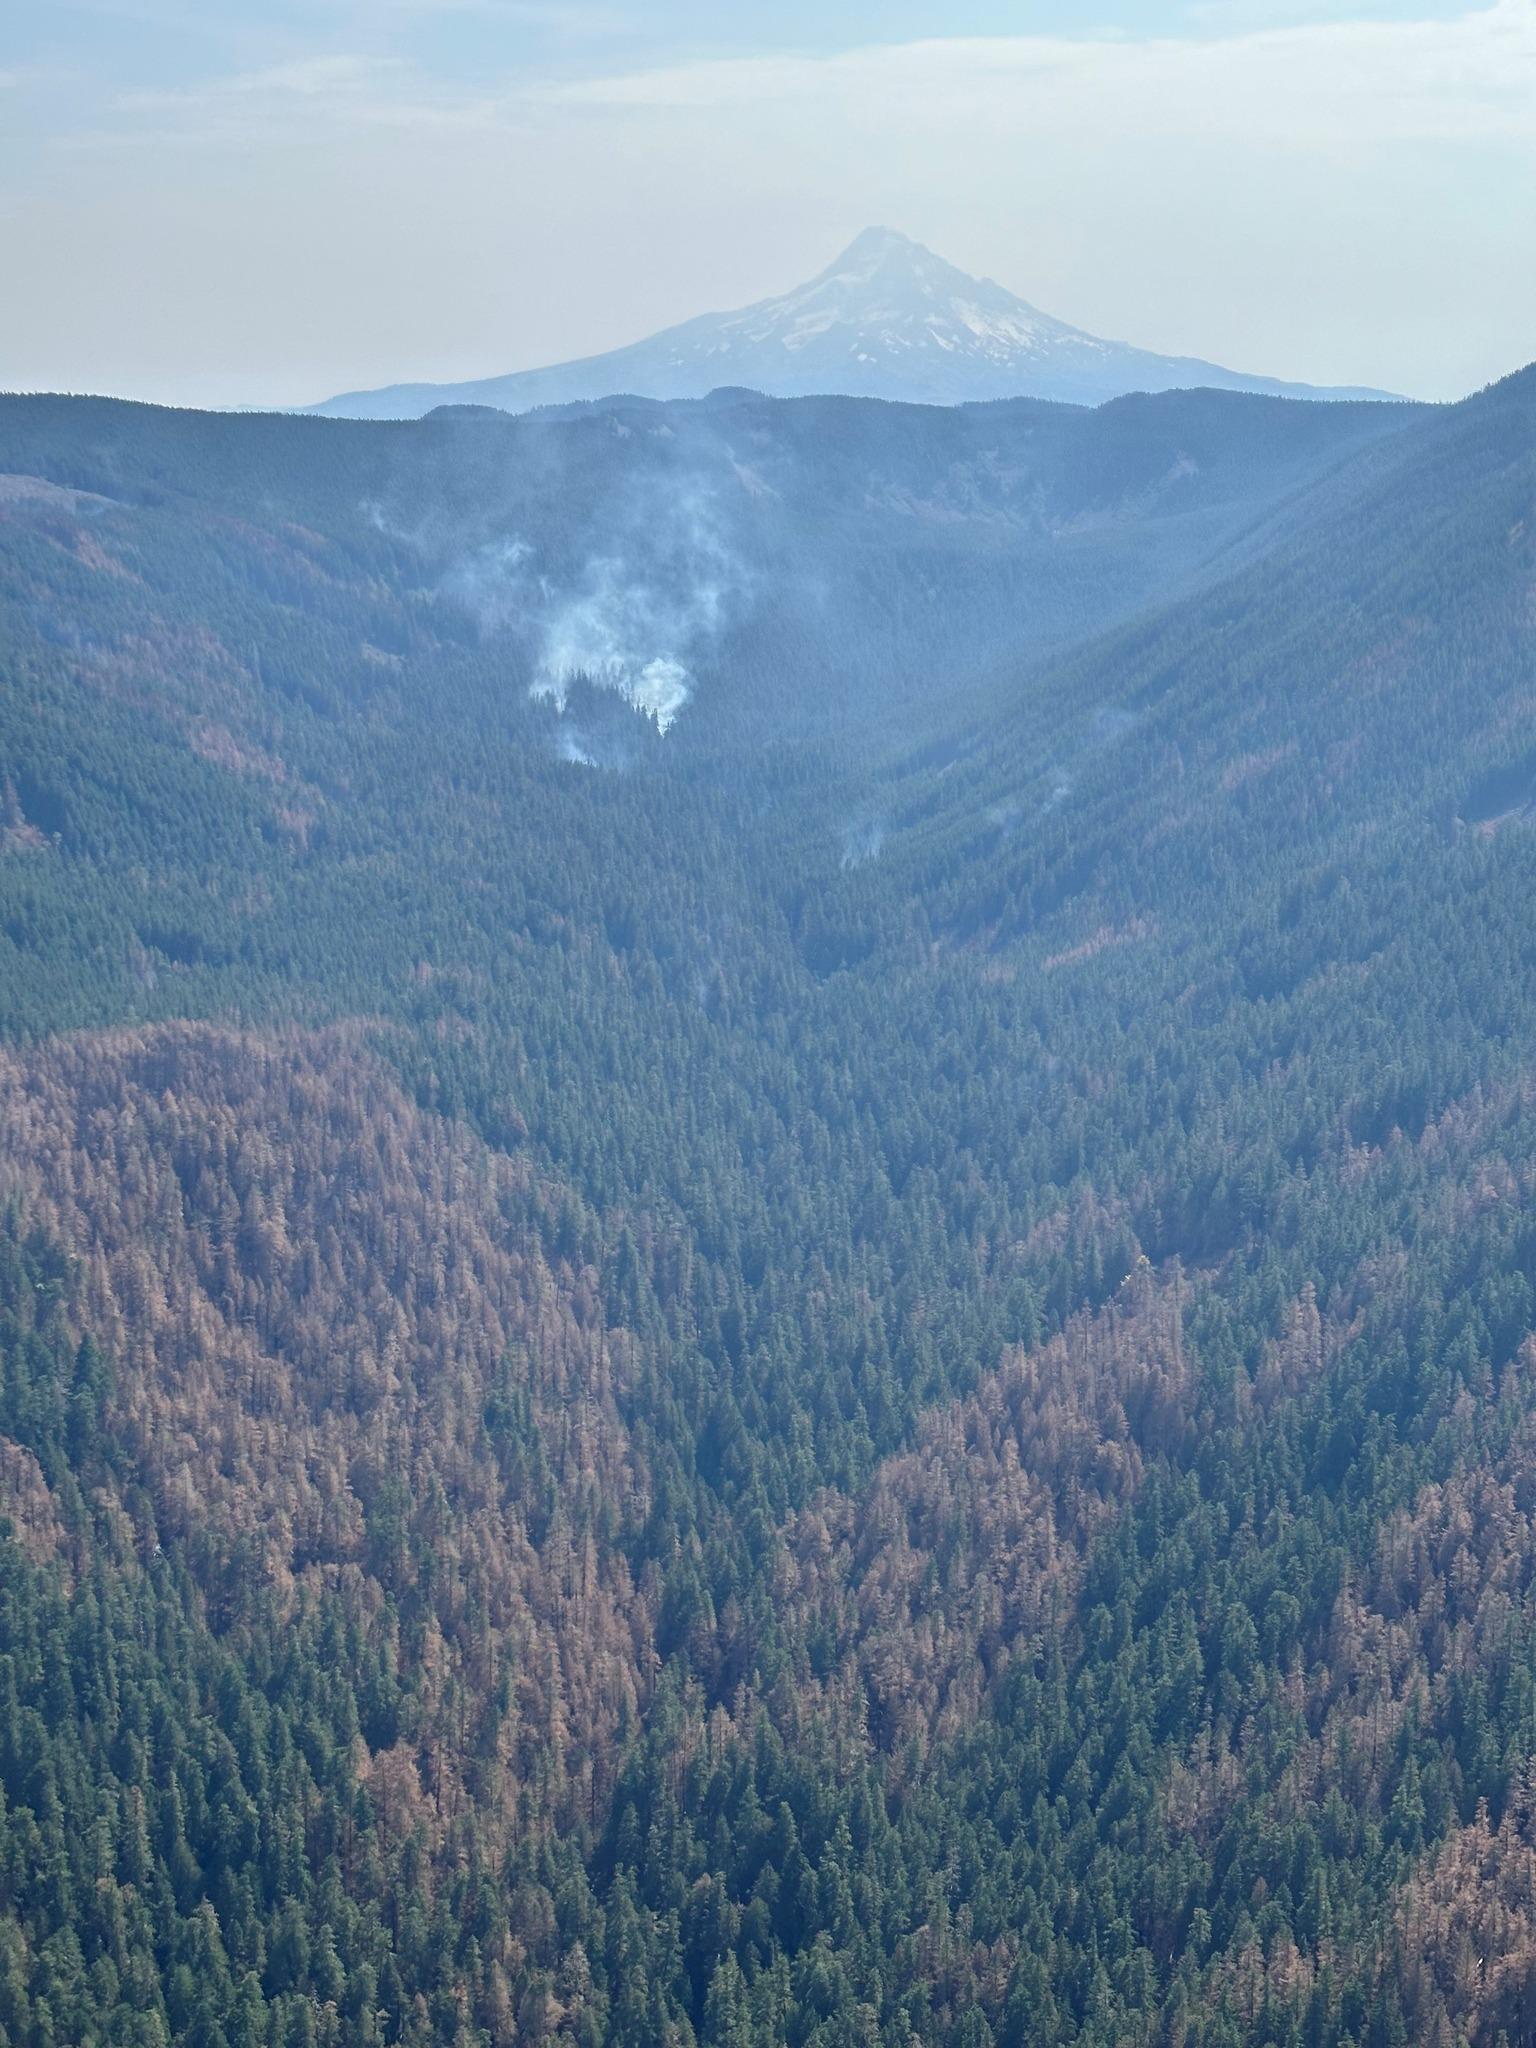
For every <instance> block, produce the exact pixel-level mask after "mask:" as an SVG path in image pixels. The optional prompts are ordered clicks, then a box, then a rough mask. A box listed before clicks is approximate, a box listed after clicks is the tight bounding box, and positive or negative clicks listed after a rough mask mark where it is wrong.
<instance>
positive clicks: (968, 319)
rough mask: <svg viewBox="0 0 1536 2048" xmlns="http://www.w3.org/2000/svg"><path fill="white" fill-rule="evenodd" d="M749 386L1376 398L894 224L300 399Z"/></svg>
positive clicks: (426, 401)
mask: <svg viewBox="0 0 1536 2048" xmlns="http://www.w3.org/2000/svg"><path fill="white" fill-rule="evenodd" d="M722 383H729V384H733V385H737V386H749V387H751V388H752V389H753V390H759V391H764V392H767V393H770V394H771V395H772V396H774V397H776V398H806V397H811V396H814V395H816V394H818V393H824V392H842V393H848V394H851V395H853V396H856V397H861V398H891V399H899V400H902V401H904V402H906V403H909V404H912V403H915V404H922V405H954V404H962V403H965V402H967V401H975V400H985V399H993V398H1014V397H1019V396H1024V397H1029V398H1045V399H1052V400H1055V401H1057V402H1059V403H1067V404H1073V405H1099V404H1102V403H1103V401H1104V400H1105V399H1107V398H1116V397H1120V396H1123V395H1124V394H1125V393H1127V392H1132V391H1177V390H1189V389H1192V388H1207V389H1209V388H1215V389H1218V390H1224V391H1262V392H1268V393H1270V394H1272V395H1282V396H1290V397H1293V398H1317V399H1340V398H1382V397H1384V396H1385V395H1386V394H1385V393H1384V392H1380V391H1369V390H1355V389H1349V390H1340V389H1325V388H1322V387H1319V386H1314V385H1308V384H1287V383H1285V382H1283V381H1282V380H1280V379H1278V378H1275V377H1255V376H1248V375H1245V374H1244V373H1243V372H1241V371H1237V370H1224V369H1222V368H1221V367H1220V365H1219V364H1216V363H1207V362H1202V361H1200V360H1199V359H1198V358H1195V357H1192V356H1163V355H1158V354H1156V353H1155V352H1154V351H1153V350H1151V349H1144V348H1133V347H1131V346H1130V345H1129V344H1128V343H1126V342H1123V341H1104V340H1101V339H1100V337H1099V336H1097V335H1094V334H1086V333H1084V331H1083V330H1082V328H1080V327H1072V326H1069V325H1068V324H1067V322H1066V321H1064V320H1057V319H1055V318H1053V317H1052V315H1051V314H1049V313H1042V312H1041V311H1040V310H1039V308H1038V307H1036V306H1031V305H1029V304H1028V303H1027V302H1026V301H1025V300H1023V299H1021V298H1018V297H1016V296H1015V295H1014V293H1012V292H1010V291H1008V290H1007V289H1006V288H1005V287H1004V286H1002V285H1000V284H996V283H994V282H993V280H992V279H991V278H988V277H968V276H967V275H966V273H965V272H964V271H963V270H957V269H956V268H955V266H954V265H953V264H952V263H946V262H945V261H944V260H943V258H942V257H939V256H935V255H934V254H933V252H932V250H930V249H925V248H923V247H922V245H921V244H920V243H918V242H914V241H912V240H910V239H909V238H908V237H907V236H906V235H901V234H897V233H896V232H895V230H894V229H892V228H866V229H865V230H864V232H863V233H862V234H861V235H859V236H857V237H856V238H855V240H854V241H853V242H851V243H850V244H849V246H848V247H847V248H846V249H845V250H844V251H843V252H842V254H841V255H840V256H839V257H837V258H836V259H835V260H834V261H833V262H832V263H829V264H828V266H827V268H826V269H825V270H823V271H820V272H819V273H818V274H817V275H816V276H815V277H813V278H811V279H809V280H808V281H807V282H806V283H805V284H803V285H799V286H797V287H796V288H795V289H794V290H792V291H788V292H785V293H783V294H782V295H780V296H779V297H777V298H772V299H763V300H760V301H759V302H758V303H757V304H756V305H752V306H744V307H742V308H740V309H739V310H738V311H736V312H732V313H703V314H700V315H699V316H698V318H696V319H693V320H685V321H684V322H683V323H682V324H681V325H680V326H677V327H668V328H666V329H664V330H663V331H662V332H661V333H660V334H653V335H650V336H648V337H647V338H646V339H645V340H643V341H636V342H631V343H630V344H629V345H628V346H627V347H625V348H617V349H610V350H608V351H607V352H606V353H605V354H603V355H597V356H586V357H583V358H582V359H581V360H580V361H578V362H571V363H557V364H553V365H551V366H550V367H548V368H545V369H537V370H517V371H513V372H512V373H511V374H510V375H507V376H499V377H480V378H475V379H472V380H471V381H470V382H468V383H460V384H420V383H418V384H390V385H386V386H385V387H384V388H383V389H381V390H377V391H349V392H344V393H343V394H341V395H340V396H339V397H336V398H329V399H326V400H324V401H323V402H322V403H321V404H319V405H316V406H312V407H311V408H310V410H311V411H312V412H318V413H325V414H329V415H330V416H331V417H333V418H339V419H419V418H420V417H421V415H422V414H423V413H426V412H430V411H432V410H434V409H435V408H436V407H437V406H439V405H445V404H447V405H452V404H459V405H464V404H470V405H486V406H491V407H495V408H498V409H500V410H501V411H503V412H527V411H529V410H531V409H533V408H534V407H538V406H550V405H568V404H571V403H573V402H581V401H588V402H590V401H592V400H595V399H597V400H600V399H603V398H606V397H608V396H609V395H610V394H611V393H613V392H615V391H622V392H630V393H633V394H634V395H635V396H637V397H641V398H702V397H704V396H705V395H706V394H707V393H708V392H709V391H710V390H711V389H712V388H713V387H715V386H717V385H719V384H722Z"/></svg>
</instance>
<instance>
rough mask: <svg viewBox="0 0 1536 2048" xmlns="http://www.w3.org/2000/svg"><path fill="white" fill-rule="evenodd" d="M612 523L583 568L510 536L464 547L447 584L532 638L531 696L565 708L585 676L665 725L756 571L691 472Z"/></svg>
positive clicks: (651, 491)
mask: <svg viewBox="0 0 1536 2048" xmlns="http://www.w3.org/2000/svg"><path fill="white" fill-rule="evenodd" d="M603 525H604V529H605V531H604V532H603V534H602V536H601V544H600V545H599V544H595V545H594V546H593V547H592V548H591V551H590V552H588V553H587V554H586V555H585V556H584V557H583V558H582V559H581V561H580V566H579V567H578V568H576V569H575V570H574V571H573V572H572V571H565V570H562V569H561V568H559V567H558V566H556V565H555V564H554V563H552V562H551V561H550V560H549V559H548V557H547V555H545V554H543V553H541V551H540V550H537V549H536V548H535V547H534V545H533V544H532V542H530V541H529V540H527V539H526V538H525V537H523V536H522V535H519V534H507V535H503V536H500V537H498V538H497V539H495V540H493V541H489V542H487V543H485V544H484V545H482V546H481V547H479V548H476V549H475V550H474V551H473V552H472V553H470V554H468V555H464V556H461V557H460V559H459V560H458V561H457V562H456V563H455V564H454V566H453V568H452V570H451V571H450V572H449V574H448V576H447V577H446V578H445V579H444V585H443V587H444V589H445V590H447V591H448V592H449V593H450V594H451V595H453V596H454V597H456V598H457V599H458V600H459V601H460V602H461V603H464V604H467V605H468V606H469V607H470V609H471V610H472V611H474V613H475V614H476V616H477V617H478V618H479V620H480V622H481V625H482V627H483V628H485V629H486V630H488V631H491V630H499V629H505V628H510V629H512V630H514V631H517V632H519V633H521V634H522V635H525V636H526V637H527V638H528V639H529V640H530V641H531V643H532V648H533V654H534V673H533V680H532V682H531V683H530V685H529V694H530V695H531V696H534V697H542V698H547V699H549V700H551V701H552V702H553V703H554V705H555V707H556V709H557V710H560V711H563V710H564V709H565V703H566V698H567V695H568V694H569V691H570V689H571V686H572V685H573V684H574V683H576V682H577V681H579V680H581V679H582V678H585V679H586V680H587V681H589V682H591V683H594V684H596V685H597V686H598V687H599V688H602V689H608V690H613V691H616V692H617V693H618V695H620V696H621V697H623V698H624V699H626V701H627V702H628V703H630V704H631V705H633V706H634V708H635V709H636V710H637V711H640V712H643V713H644V714H645V716H646V717H648V718H651V719H653V720H654V721H655V723H656V727H657V730H658V731H659V732H663V733H664V732H666V731H667V730H668V729H669V728H670V727H671V725H672V724H673V723H674V721H675V720H676V718H677V715H678V713H679V712H680V711H681V710H682V709H683V707H684V706H685V705H686V704H687V703H688V701H689V699H690V698H691V697H692V695H693V692H694V688H695V673H694V668H695V663H696V662H697V661H698V659H699V658H700V656H701V655H702V654H703V653H705V652H706V651H707V649H708V648H709V646H710V644H711V643H712V642H713V641H714V639H715V637H716V636H717V635H718V633H719V631H720V629H721V626H722V625H723V623H724V621H725V619H726V616H727V613H728V610H729V609H730V607H731V606H732V604H733V603H735V602H737V601H739V600H740V599H741V598H742V597H743V595H744V593H745V591H746V588H747V583H748V576H747V572H746V571H745V569H744V568H743V566H742V564H741V562H740V561H739V559H738V557H737V555H736V553H735V551H734V550H733V549H732V548H731V546H730V545H729V543H728V541H727V540H726V538H725V536H724V534H723V532H722V530H721V527H720V524H719V521H718V520H717V518H716V516H715V513H714V508H713V505H712V502H711V499H710V497H709V496H708V494H707V493H706V492H705V491H704V490H702V489H700V488H699V487H697V486H695V485H692V484H690V483H689V482H688V481H687V480H686V479H685V480H674V479H670V478H668V479H663V480H659V481H654V482H650V483H648V484H647V485H646V487H645V488H644V489H643V490H642V489H639V488H638V487H637V488H636V491H635V493H634V502H632V503H626V504H623V505H621V506H617V507H615V506H614V505H612V504H610V505H608V506H606V507H605V508H604V518H603Z"/></svg>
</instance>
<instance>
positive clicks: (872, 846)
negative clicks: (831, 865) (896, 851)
mask: <svg viewBox="0 0 1536 2048" xmlns="http://www.w3.org/2000/svg"><path fill="white" fill-rule="evenodd" d="M842 840H843V858H842V863H841V865H842V866H843V867H845V868H856V867H859V866H860V865H861V864H862V863H863V862H864V861H867V860H878V859H879V858H880V849H881V847H882V846H884V844H885V820H884V819H883V818H849V819H848V820H847V821H846V823H845V824H844V826H843V832H842Z"/></svg>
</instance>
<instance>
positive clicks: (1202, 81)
mask: <svg viewBox="0 0 1536 2048" xmlns="http://www.w3.org/2000/svg"><path fill="white" fill-rule="evenodd" d="M727 14H728V15H729V19H728V20H726V19H722V18H721V17H725V16H726V15H727ZM941 24H942V30H941ZM880 31H881V40H879V41H878V42H877V41H873V40H871V37H870V25H869V20H868V15H867V12H866V11H865V10H860V9H856V8H854V7H852V6H850V5H848V4H846V0H842V4H837V0H833V4H829V5H824V6H819V7H813V6H812V5H810V4H809V0H792V4H789V5H787V6H775V7H772V8H770V7H768V6H767V5H765V4H761V0H752V4H750V5H745V6H743V7H741V8H739V9H734V10H720V9H715V8H712V7H707V6H706V5H705V4H704V0H663V4H659V5H656V6H652V7H650V8H647V9H641V8H638V7H632V6H630V5H628V4H619V5H606V4H601V0H598V4H587V0H575V4H571V5H563V4H561V5H543V4H539V0H373V4H370V5H364V4H363V0H286V4H285V0H229V4H225V5H221V6H220V7H218V8H217V9H212V10H205V9H199V8H196V7H194V6H192V5H191V4H190V0H20V5H19V6H18V7H17V8H15V9H13V10H12V11H11V13H10V15H9V17H8V21H7V25H6V27H5V28H4V30H3V31H0V274H3V275H4V277H5V279H6V285H7V288H6V314H7V317H6V320H5V323H4V331H3V334H0V388H9V389H52V390H91V391H101V392H112V393H118V394H121V395H124V396H130V397H141V398H151V399H157V400H162V401H166V402H170V403H181V404H193V405H288V404H299V403H303V402H306V401H309V400H313V399H317V398H320V397H322V396H324V395H325V394H327V393H328V392H331V391H334V390H337V389H342V388H350V387H358V386H365V385H372V384H381V383H385V382H389V381H392V380H396V379H402V378H412V379H415V378H421V379H431V380H452V379H459V378H466V377H472V376H482V375H493V374H498V373H502V372H506V371H511V370H515V369H519V368H526V367H532V366H535V365H539V364H544V363H552V362H558V361H562V360H565V359H569V358H572V357H576V356H582V355H589V354H594V353H597V352H599V351H602V350H606V349H609V348H612V347H616V346H618V345H620V344H622V343H624V342H627V341H631V340H634V339H636V338H637V337H639V336H641V335H643V334H646V333H648V332H651V331H653V330H654V329H656V328H658V327H662V326H665V325H668V324H670V323H672V322H675V321H677V320H680V319H684V318H687V317H689V316H690V315H692V314H695V313H699V312H703V311H705V310H709V309H717V308H721V307H727V306H735V305H740V304H744V303H748V302H750V301H752V300H754V299H756V298H760V297H763V296H765V295H767V294H770V293H773V292H777V291H780V290H783V289H785V288H787V287H789V286H791V285H792V284H794V283H796V282H798V281H799V280H800V279H802V278H803V277H805V276H806V275H808V274H809V273H810V272H812V271H814V270H816V269H818V268H819V267H820V266H821V265H822V264H823V263H825V262H826V261H828V260H829V259H830V258H831V257H832V256H833V255H834V254H835V252H836V250H837V249H838V248H839V247H840V246H841V245H842V244H843V243H845V242H846V241H847V240H848V239H849V238H850V237H851V236H852V235H853V234H854V233H855V232H856V231H857V230H858V229H859V228H861V227H863V226H865V225H866V224H868V223H870V222H875V221H880V222H886V223H888V224H890V225H892V226H894V227H898V228H900V229H902V230H903V231H904V232H906V233H908V234H911V235H913V236H915V237H917V238H918V239H920V240H921V241H923V242H925V243H927V244H928V245H929V246H930V247H932V248H933V249H935V250H937V251H938V252H939V253H941V254H942V255H944V256H945V257H946V258H948V259H949V260H950V261H952V262H954V263H957V264H959V265H960V266H962V267H963V268H965V269H967V270H970V271H973V272H975V273H978V274H986V275H991V276H993V277H995V278H997V279H998V280H999V281H1000V282H1001V283H1003V284H1006V285H1007V286H1008V287H1009V288H1010V289H1011V290H1014V291H1016V292H1018V293H1020V294H1022V295H1023V296H1024V297H1025V298H1027V299H1029V300H1030V301H1032V302H1033V303H1034V304H1036V305H1038V306H1040V307H1042V308H1044V309H1045V310H1047V311H1049V312H1051V313H1053V314H1055V315H1057V316H1058V317H1059V318H1062V319H1065V320H1069V321H1072V322H1074V323H1075V324H1077V325H1079V326H1081V327H1084V328H1087V329H1089V330H1090V331H1092V332H1095V333H1099V334H1102V335H1106V336H1111V337H1114V338H1117V339H1124V340H1127V341H1131V342H1134V343H1136V344H1137V345H1139V346H1142V347H1145V348H1149V349H1156V350H1159V351H1162V352H1165V353H1170V354H1192V355H1200V356H1204V357H1206V358H1207V359H1210V360H1214V361H1217V362H1222V363H1225V364H1228V365H1230V366H1232V367H1234V368H1238V369H1241V370H1243V371H1245V372H1250V373H1254V374H1267V375H1273V376H1280V377H1286V378H1292V379H1302V380H1306V381H1309V382H1313V383H1320V384H1346V383H1361V384H1373V385H1377V386H1383V387H1387V388H1390V389H1395V390H1400V391H1404V392H1407V393H1411V394H1413V395H1415V396H1423V397H1432V398H1445V397H1455V396H1459V395H1461V394H1462V393H1464V392H1466V391H1468V390H1471V389H1473V388H1475V387H1476V386H1478V385H1480V384H1482V383H1485V382H1487V381H1489V380H1490V379H1492V378H1495V377H1497V376H1499V375H1501V374H1502V373H1503V372H1505V371H1507V370H1509V369H1511V368H1513V367H1515V366H1516V364H1518V363H1520V362H1522V361H1525V360H1527V359H1529V358H1530V356H1531V355H1532V354H1533V353H1536V266H1533V265H1532V264H1531V262H1530V260H1529V258H1530V251H1531V250H1532V249H1533V248H1536V0H1496V4H1493V5H1489V6H1483V7H1478V8H1475V9H1468V8H1466V7H1464V6H1450V5H1436V4H1434V0H1419V4H1418V5H1416V6H1409V5H1404V4H1399V0H1379V4H1372V0H1354V4H1352V5H1347V6H1343V5H1334V4H1329V0H1290V4H1287V0H1221V4H1220V5H1217V4H1214V0H1161V4H1153V0H1101V4H1099V5H1097V6H1096V7H1094V8H1093V9H1092V10H1091V11H1087V10H1083V9H1082V8H1080V7H1075V6H1073V5H1071V4H1069V0H1049V4H1037V5H1033V6H1029V7H1027V8H1020V7H1017V6H1014V7H1009V6H1006V5H1003V4H1000V0H962V4H961V5H959V6H951V7H948V8H945V9H943V10H940V9H937V8H935V7H932V6H928V7H920V6H916V5H913V4H910V0H903V4H898V5H896V6H893V7H891V8H887V9H883V10H882V12H881V19H880Z"/></svg>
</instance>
